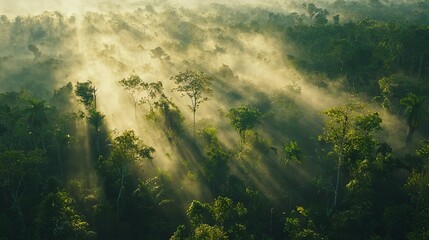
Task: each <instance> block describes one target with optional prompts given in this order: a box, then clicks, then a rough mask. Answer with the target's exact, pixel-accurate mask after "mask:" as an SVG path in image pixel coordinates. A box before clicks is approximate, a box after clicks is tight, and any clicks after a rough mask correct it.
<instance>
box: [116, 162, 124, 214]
mask: <svg viewBox="0 0 429 240" xmlns="http://www.w3.org/2000/svg"><path fill="white" fill-rule="evenodd" d="M120 172H121V184H120V186H119V192H118V197H117V198H116V217H119V201H120V200H121V196H122V189H123V188H124V178H125V168H124V167H122V168H121V170H120Z"/></svg>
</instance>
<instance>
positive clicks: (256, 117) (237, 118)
mask: <svg viewBox="0 0 429 240" xmlns="http://www.w3.org/2000/svg"><path fill="white" fill-rule="evenodd" d="M227 116H228V118H229V119H230V121H231V124H232V126H233V127H234V128H235V129H237V131H238V132H239V133H240V139H241V142H242V143H245V142H246V136H245V134H246V131H248V130H252V129H254V128H255V127H256V125H257V124H258V123H260V119H261V117H262V113H261V112H260V111H259V110H258V109H256V108H252V107H250V106H248V105H246V106H241V107H238V108H231V109H230V110H229V113H228V115H227Z"/></svg>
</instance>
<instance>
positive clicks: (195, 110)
mask: <svg viewBox="0 0 429 240" xmlns="http://www.w3.org/2000/svg"><path fill="white" fill-rule="evenodd" d="M193 111H194V140H195V132H196V130H195V113H196V112H197V109H196V108H195V107H194V109H193Z"/></svg>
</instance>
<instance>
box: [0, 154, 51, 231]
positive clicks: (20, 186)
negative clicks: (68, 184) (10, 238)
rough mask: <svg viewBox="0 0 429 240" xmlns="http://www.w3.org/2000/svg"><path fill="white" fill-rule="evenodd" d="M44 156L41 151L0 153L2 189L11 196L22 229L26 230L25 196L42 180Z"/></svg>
mask: <svg viewBox="0 0 429 240" xmlns="http://www.w3.org/2000/svg"><path fill="white" fill-rule="evenodd" d="M43 160H44V156H43V154H42V152H41V151H38V150H36V151H31V152H25V151H16V150H7V151H4V152H2V153H0V189H3V190H4V193H5V194H7V196H8V197H10V199H9V201H10V202H11V203H12V208H13V209H14V211H16V214H17V216H18V219H19V222H20V225H21V231H22V233H24V232H25V231H26V226H27V224H26V222H25V217H24V211H23V206H22V202H23V198H24V195H25V194H26V193H28V192H31V191H32V190H31V188H34V187H35V184H36V183H38V182H39V181H38V180H40V169H39V167H40V165H41V164H42V163H43Z"/></svg>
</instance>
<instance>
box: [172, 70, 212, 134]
mask: <svg viewBox="0 0 429 240" xmlns="http://www.w3.org/2000/svg"><path fill="white" fill-rule="evenodd" d="M171 80H173V81H174V83H175V84H176V85H177V87H176V88H173V91H177V92H180V93H181V94H182V96H185V95H186V96H188V97H189V99H190V100H191V104H189V105H188V106H189V108H190V109H191V110H192V112H193V113H194V136H195V131H196V130H195V113H196V111H197V109H198V107H199V106H200V104H201V103H203V102H205V101H208V100H209V98H208V96H210V95H211V93H212V92H213V91H212V89H211V88H210V85H211V81H212V79H211V78H210V77H209V76H207V74H206V73H205V72H203V71H199V70H197V71H193V70H186V71H185V72H180V73H179V74H177V75H176V76H174V77H171Z"/></svg>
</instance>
